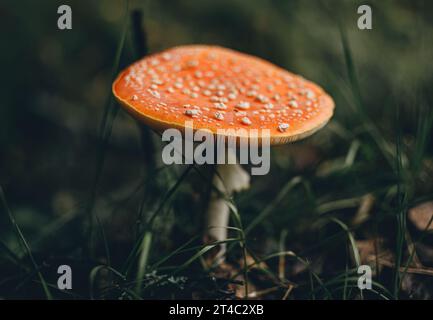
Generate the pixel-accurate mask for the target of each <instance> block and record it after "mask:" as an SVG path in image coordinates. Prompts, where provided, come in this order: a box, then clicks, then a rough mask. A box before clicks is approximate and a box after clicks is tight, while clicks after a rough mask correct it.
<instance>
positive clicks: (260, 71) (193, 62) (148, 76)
mask: <svg viewBox="0 0 433 320" xmlns="http://www.w3.org/2000/svg"><path fill="white" fill-rule="evenodd" d="M113 93H114V95H115V97H116V98H117V100H118V101H119V102H120V103H121V104H122V105H123V107H124V108H125V109H126V110H127V111H128V112H129V113H131V114H132V115H133V116H134V117H135V118H137V119H138V120H139V121H141V122H143V123H144V124H146V125H148V126H150V127H151V128H153V129H155V130H157V131H163V130H165V129H168V128H175V129H179V130H181V131H182V132H184V130H185V129H186V128H185V123H186V121H188V120H193V130H194V131H197V130H208V131H210V132H211V133H212V134H213V135H214V137H218V130H219V129H235V130H236V129H238V128H244V129H247V130H248V129H260V130H263V129H268V130H269V132H270V136H269V138H270V144H271V145H276V144H285V143H288V142H292V141H296V140H299V139H302V138H305V137H307V136H309V135H311V134H313V133H314V132H316V131H317V130H319V129H320V128H322V127H323V126H324V125H325V124H326V123H327V122H328V121H329V119H330V118H331V117H332V114H333V110H334V102H333V100H332V98H331V97H330V96H329V95H327V94H326V93H325V92H324V91H323V89H322V88H320V87H319V86H317V85H315V84H314V83H312V82H310V81H307V80H305V79H304V78H302V77H300V76H298V75H295V74H292V73H290V72H288V71H286V70H284V69H281V68H279V67H277V66H275V65H273V64H271V63H269V62H267V61H264V60H262V59H260V58H257V57H253V56H250V55H246V54H243V53H240V52H236V51H233V50H230V49H225V48H221V47H216V46H204V45H189V46H180V47H175V48H172V49H168V50H166V51H163V52H161V53H157V54H153V55H150V56H147V57H145V58H143V59H141V60H140V61H138V62H136V63H134V64H132V65H131V66H130V67H128V68H127V69H126V70H124V71H123V72H122V73H121V74H120V75H119V76H118V78H117V79H116V80H115V82H114V83H113ZM237 138H245V137H237ZM247 138H248V137H247ZM227 156H228V158H230V157H233V156H234V157H236V156H235V155H233V154H232V153H228V155H227ZM229 160H230V159H229ZM231 160H233V159H231ZM229 163H233V162H229ZM216 171H217V172H218V174H216V175H215V177H214V179H213V184H214V186H215V187H216V188H217V189H218V190H219V191H220V193H219V194H217V193H215V192H213V193H212V195H211V199H210V204H209V207H208V211H207V219H206V221H207V228H206V230H205V239H206V240H205V241H207V242H209V241H211V240H217V241H223V240H225V239H226V238H227V225H228V220H229V207H228V205H227V203H226V200H225V199H223V198H221V194H223V195H225V196H228V197H230V196H231V195H232V193H234V192H238V191H241V190H243V189H246V188H248V187H249V178H250V177H249V174H248V173H247V172H246V171H245V170H244V169H243V168H242V167H241V166H240V165H239V164H237V163H236V164H217V165H216ZM224 253H225V246H224V245H221V246H220V250H219V252H218V255H217V256H218V257H219V258H221V257H222V259H223V257H224ZM217 256H215V257H217Z"/></svg>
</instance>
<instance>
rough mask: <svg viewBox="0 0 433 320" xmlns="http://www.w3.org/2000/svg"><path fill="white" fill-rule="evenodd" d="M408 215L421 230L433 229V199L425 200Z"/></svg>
mask: <svg viewBox="0 0 433 320" xmlns="http://www.w3.org/2000/svg"><path fill="white" fill-rule="evenodd" d="M408 216H409V220H410V221H411V222H412V223H413V224H414V225H415V227H417V228H418V229H419V230H426V229H427V230H429V231H430V230H433V223H432V219H433V201H429V202H424V203H422V204H420V205H418V206H416V207H414V208H412V209H410V210H409V215H408Z"/></svg>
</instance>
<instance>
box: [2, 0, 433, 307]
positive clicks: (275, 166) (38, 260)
mask: <svg viewBox="0 0 433 320" xmlns="http://www.w3.org/2000/svg"><path fill="white" fill-rule="evenodd" d="M154 5H156V4H154ZM147 8H148V7H147ZM151 8H152V7H150V9H151ZM307 8H308V5H307ZM131 9H132V8H130V4H129V1H124V3H123V10H124V12H123V13H122V14H123V18H122V24H121V27H120V30H118V31H117V33H116V35H117V44H116V47H115V52H114V58H113V61H112V64H111V65H110V67H111V69H112V72H111V78H110V79H111V80H110V82H109V84H110V87H109V88H108V87H107V88H106V90H107V91H108V93H107V95H106V100H105V101H106V102H105V104H104V107H103V109H102V120H101V123H100V125H99V131H98V132H99V133H98V138H97V141H96V142H95V147H96V148H95V157H94V161H93V162H92V165H94V169H93V170H92V179H91V183H90V185H89V190H88V191H86V192H84V195H83V199H86V201H83V202H85V204H84V205H83V204H82V203H81V202H80V204H79V205H76V207H75V210H74V213H73V214H72V215H70V216H66V217H57V218H55V219H52V221H50V224H49V225H44V226H43V227H41V228H40V230H39V231H38V232H36V233H35V232H32V230H31V228H29V226H28V223H27V224H26V225H25V226H21V224H20V222H22V223H23V224H25V220H24V219H22V220H20V219H17V218H16V217H21V216H22V215H23V213H22V212H21V211H19V209H20V207H19V206H18V208H17V210H15V208H14V207H11V208H10V207H9V205H8V201H7V198H6V196H7V195H8V192H7V188H5V189H6V191H5V193H6V195H5V194H4V193H3V189H2V188H1V187H0V199H1V208H0V210H1V212H2V213H3V212H4V213H5V217H7V219H6V221H7V226H6V227H5V233H4V235H2V236H1V237H0V270H4V272H2V274H4V277H2V278H0V297H1V298H16V297H18V298H20V297H31V298H40V299H51V298H63V299H74V298H87V299H137V300H139V299H149V298H156V299H172V298H187V299H189V298H212V299H214V298H216V299H221V298H230V299H232V298H235V294H234V292H233V290H232V289H233V288H238V289H239V290H238V291H237V293H238V294H239V295H241V296H244V297H253V298H254V297H255V296H251V292H253V293H254V294H258V295H259V298H261V299H283V298H284V299H344V300H345V299H405V298H408V297H410V296H409V294H408V292H407V291H405V290H404V286H403V284H404V281H405V279H407V278H406V277H409V274H408V270H409V267H410V266H412V262H413V260H414V256H415V252H414V251H409V246H408V243H407V238H408V237H407V235H408V234H410V235H411V239H412V241H413V243H415V244H417V243H424V244H425V243H427V244H428V245H431V233H429V232H428V230H424V231H421V232H415V231H414V230H413V228H411V227H410V225H408V222H407V213H408V210H409V209H410V208H411V207H413V206H415V205H417V204H420V203H423V202H425V201H429V200H432V199H433V185H432V184H431V183H430V184H429V182H428V180H427V182H426V179H425V176H426V175H427V177H429V174H431V173H432V171H429V170H431V169H429V163H431V161H432V147H431V136H432V125H433V112H432V109H431V107H430V103H431V102H430V101H431V100H430V98H429V95H428V94H426V93H425V92H423V90H422V89H420V91H419V92H417V94H416V96H417V99H416V100H415V103H414V104H413V105H411V109H410V110H411V112H412V113H414V114H415V116H414V117H415V119H416V121H415V124H414V125H412V126H409V128H408V125H407V122H408V119H407V118H409V117H411V116H413V115H412V114H411V115H407V116H406V115H405V114H404V112H406V111H407V109H406V108H403V107H404V106H405V103H404V101H405V97H404V96H403V95H404V94H403V93H402V96H400V95H399V93H398V92H393V93H392V94H391V97H388V99H387V101H381V102H380V103H379V102H375V101H371V99H369V97H368V96H367V95H368V94H369V91H368V89H366V88H364V87H363V86H367V85H368V83H367V82H366V81H365V77H366V73H367V71H366V70H365V63H364V64H362V65H363V66H364V68H359V67H358V60H357V57H358V56H359V53H358V52H356V51H354V49H353V43H352V41H351V38H350V36H349V35H348V34H349V33H348V32H349V31H350V30H346V28H347V24H345V23H344V21H339V22H338V23H337V24H336V25H334V26H333V29H332V30H333V32H334V33H335V35H337V36H336V37H337V38H338V44H339V45H340V47H339V53H338V54H336V57H338V58H339V60H338V61H334V62H333V64H332V66H333V68H331V67H329V69H331V71H332V72H329V75H328V76H327V77H328V82H327V85H328V87H329V90H330V93H331V95H332V96H333V97H335V100H336V108H337V110H336V111H337V114H336V116H335V118H334V120H333V121H332V122H331V123H330V124H329V125H328V126H327V127H326V128H325V129H323V130H322V131H321V132H320V134H319V135H316V136H314V137H313V138H311V139H309V140H308V141H306V142H303V143H298V144H297V145H296V146H293V148H295V147H297V148H299V149H292V147H290V146H288V147H284V148H275V149H273V150H272V169H271V174H270V175H269V176H265V177H255V178H254V179H253V183H252V187H251V189H250V190H248V191H246V192H244V193H242V194H239V195H236V196H235V197H234V198H230V199H226V201H227V204H228V205H229V207H230V212H231V222H230V226H231V227H230V228H229V238H228V239H227V240H226V241H225V242H224V243H227V248H228V251H227V261H228V264H227V265H228V267H227V266H226V267H227V268H229V270H230V274H228V273H224V272H223V271H221V270H220V268H219V267H218V265H214V266H211V267H208V266H206V265H205V263H203V261H204V257H205V256H206V254H207V253H208V252H209V251H210V250H212V249H213V248H214V247H215V246H217V245H219V244H221V242H216V243H211V244H203V243H202V239H201V228H200V225H201V222H202V215H203V212H204V210H205V208H206V200H207V198H208V195H209V192H210V191H212V190H213V191H216V188H215V187H214V186H212V179H211V177H212V173H213V170H212V168H208V167H200V166H195V165H191V166H170V167H166V166H160V167H158V158H159V150H160V148H161V147H162V144H161V142H160V139H159V137H158V136H157V135H156V134H154V133H153V132H150V131H149V132H143V131H141V137H140V139H142V141H141V143H142V144H143V145H144V144H149V143H150V144H155V145H154V146H153V148H154V150H155V152H154V154H150V157H154V159H153V160H155V161H150V162H149V161H144V160H143V161H141V160H142V159H141V158H140V157H143V158H146V157H148V156H149V155H146V154H145V153H146V149H145V148H143V149H142V150H141V151H140V152H141V153H140V152H138V151H136V150H135V151H134V152H135V153H133V154H134V157H139V158H140V159H139V161H136V162H134V163H132V164H130V163H127V164H126V165H125V162H122V161H118V162H116V164H115V165H114V166H113V165H112V164H110V163H109V162H110V161H111V160H113V158H115V157H116V152H122V151H119V149H115V147H114V143H113V144H111V142H112V141H111V138H112V133H113V130H115V128H116V126H115V125H116V121H119V118H120V119H122V117H123V118H125V115H124V114H123V113H122V111H121V110H120V108H119V106H118V105H117V103H116V102H115V101H114V99H113V97H112V95H111V82H112V79H114V77H115V76H116V75H117V73H118V71H119V68H121V66H122V65H124V64H128V63H130V62H131V61H130V60H131V56H134V55H133V54H131V52H130V50H129V49H128V46H127V45H126V44H127V43H128V40H130V37H131V32H130V31H131V30H130V29H131V26H130V11H131ZM301 9H302V8H301ZM378 9H380V7H379V8H378ZM167 10H169V9H167ZM268 10H270V9H268ZM304 13H305V12H304ZM164 14H166V15H167V16H170V12H164ZM274 14H276V13H275V12H274ZM327 14H329V13H326V14H324V15H323V16H322V19H326V15H327ZM146 16H147V13H146ZM328 18H329V17H328ZM340 18H341V17H339V19H340ZM275 20H276V21H279V20H278V19H277V18H275ZM145 22H146V23H148V22H147V21H145ZM152 23H155V22H154V21H150V22H149V24H150V25H152ZM352 31H353V30H352ZM179 32H180V33H181V32H185V33H187V32H191V33H193V31H191V30H182V29H181V30H180V31H179ZM278 32H279V31H278V30H276V31H275V34H276V35H275V37H278V36H279V33H278ZM159 36H161V35H159ZM268 36H269V35H268ZM155 37H156V36H155ZM269 37H270V36H269ZM280 38H281V37H280ZM136 41H137V40H136ZM152 41H153V42H152ZM150 42H151V43H155V42H157V40H155V39H153V38H152V37H151V39H150ZM280 49H283V48H280ZM276 50H277V49H276ZM375 59H380V57H377V58H372V60H375ZM310 62H311V61H310ZM360 64H361V62H360ZM326 69H327V67H323V70H326ZM377 72H378V73H379V71H377ZM382 102H383V103H382ZM371 104H375V105H378V104H379V105H381V106H383V109H384V110H383V114H382V116H380V115H378V112H376V110H374V106H373V107H372V106H371ZM340 110H343V111H340ZM348 110H349V111H348ZM389 114H393V118H392V119H391V118H387V116H388V115H389ZM386 120H387V121H386ZM135 125H137V126H138V124H135ZM140 130H142V129H140ZM140 130H138V131H140ZM138 131H137V132H138ZM149 139H150V140H149ZM137 140H139V139H137ZM149 141H150V142H149ZM309 147H311V148H313V149H314V151H317V153H318V155H315V158H316V159H315V160H316V162H314V164H313V165H310V166H308V167H307V168H306V169H299V168H297V167H296V161H295V160H296V159H295V158H296V157H297V156H298V154H297V152H298V151H297V150H299V151H300V152H306V151H308V150H310V149H308V148H309ZM293 150H294V151H293ZM86 165H88V164H86ZM119 166H134V170H133V172H134V174H133V175H131V176H133V177H132V178H131V177H130V179H126V180H120V179H119V181H115V182H114V184H122V183H123V184H124V185H125V186H127V188H126V189H127V191H124V192H123V193H122V196H113V195H112V193H113V192H111V191H112V189H111V186H107V185H108V184H109V182H107V181H109V180H110V178H107V179H104V178H106V177H107V176H110V177H111V179H114V178H113V177H112V172H109V170H106V169H107V168H110V169H113V167H114V168H118V167H119ZM92 168H93V167H92ZM116 170H117V169H116ZM118 171H119V172H120V171H121V170H120V169H119V170H118ZM119 174H120V173H119ZM430 177H431V176H430ZM104 183H107V185H105V184H104ZM366 195H369V196H371V197H372V198H373V199H374V204H373V205H372V208H371V209H370V210H369V212H368V213H367V216H366V218H365V220H362V222H360V223H354V221H356V219H355V218H356V216H357V214H358V211H359V210H360V207H361V206H362V205H363V203H364V201H365V196H366ZM12 198H13V197H12ZM98 201H99V202H98ZM9 202H10V201H9ZM100 202H103V203H104V205H105V206H101V205H100ZM10 203H12V202H10ZM14 203H15V204H16V202H14ZM107 212H108V213H107ZM119 217H124V219H120V218H119ZM35 219H36V218H35V217H34V216H32V222H31V223H32V224H33V223H34V224H36V222H34V221H36V220H35ZM116 219H118V220H116ZM432 221H433V217H432V219H431V220H430V223H432ZM2 222H3V220H2ZM40 225H42V223H40ZM27 230H28V233H29V236H27V232H26V231H27ZM113 230H115V231H113ZM123 230H127V231H126V232H125V233H128V238H127V240H123V239H120V240H119V237H118V234H116V232H118V233H121V231H123ZM2 231H3V229H2ZM77 234H79V236H77ZM379 238H383V239H385V243H384V246H383V247H381V248H380V250H381V251H386V252H388V253H390V254H391V255H392V257H393V266H391V267H389V266H383V267H382V268H381V270H380V272H379V270H378V269H379V268H378V259H376V261H375V262H374V263H373V262H372V267H373V269H374V270H375V271H376V272H375V274H374V279H373V290H371V291H360V290H359V289H358V287H357V281H358V274H357V267H358V266H359V265H361V264H363V263H364V261H363V260H362V259H363V257H362V256H361V253H360V250H359V248H360V243H359V241H361V240H370V239H373V240H377V239H379ZM63 242H64V243H63ZM382 253H383V252H382ZM60 261H61V262H62V263H70V264H71V265H73V270H74V272H77V274H78V275H77V276H75V275H74V279H77V280H75V281H77V282H78V283H79V285H77V286H76V287H74V289H73V290H72V291H70V292H61V291H60V290H58V289H57V286H56V272H55V267H56V265H58V264H59V263H60ZM65 261H66V262H65ZM426 281H427V282H428V280H426ZM422 282H423V281H422V280H418V282H415V285H419V286H421V285H423V284H422ZM428 289H429V290H430V292H433V289H432V288H431V287H429V288H428ZM260 292H265V293H262V294H261V295H260V294H259V293H260Z"/></svg>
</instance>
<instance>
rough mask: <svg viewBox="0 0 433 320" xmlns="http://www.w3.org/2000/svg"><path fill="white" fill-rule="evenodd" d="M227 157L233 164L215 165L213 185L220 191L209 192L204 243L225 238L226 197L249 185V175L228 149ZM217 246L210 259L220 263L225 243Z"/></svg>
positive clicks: (226, 223) (226, 230) (227, 211)
mask: <svg viewBox="0 0 433 320" xmlns="http://www.w3.org/2000/svg"><path fill="white" fill-rule="evenodd" d="M227 158H228V163H234V164H218V165H216V168H215V170H216V172H215V174H214V176H213V179H212V183H213V186H214V187H215V188H216V189H218V190H219V191H220V192H219V193H218V192H216V191H215V190H212V192H211V196H210V201H209V206H208V209H207V213H206V229H205V234H204V241H205V243H212V242H214V241H224V240H226V239H227V232H228V229H227V227H228V223H229V218H230V208H229V206H228V204H227V200H226V199H227V198H230V197H231V196H232V195H233V193H234V192H239V191H242V190H245V189H248V188H249V186H250V175H249V174H248V172H246V171H245V170H244V169H243V168H242V167H241V166H240V165H239V164H238V163H236V155H235V154H234V153H233V152H230V151H229V152H228V153H227ZM217 248H218V250H215V251H216V252H215V251H214V253H213V254H212V255H211V260H213V261H212V262H217V263H221V262H223V261H224V259H225V253H226V248H227V245H226V244H225V243H224V244H220V245H218V247H217Z"/></svg>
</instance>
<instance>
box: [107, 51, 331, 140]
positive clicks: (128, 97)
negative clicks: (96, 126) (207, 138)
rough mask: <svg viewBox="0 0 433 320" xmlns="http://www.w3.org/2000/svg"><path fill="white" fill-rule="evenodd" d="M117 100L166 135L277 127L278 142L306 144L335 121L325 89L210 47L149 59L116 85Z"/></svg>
mask: <svg viewBox="0 0 433 320" xmlns="http://www.w3.org/2000/svg"><path fill="white" fill-rule="evenodd" d="M113 93H114V95H115V97H116V99H117V100H118V101H119V102H120V103H121V104H122V105H123V106H124V108H125V109H126V110H127V111H128V112H129V113H131V114H132V115H133V116H134V117H136V118H138V119H139V120H140V121H142V122H143V123H145V124H147V125H149V126H150V127H152V128H153V129H155V130H158V131H161V130H164V129H168V128H176V129H180V130H182V131H183V130H184V129H185V122H186V121H191V120H193V129H194V130H200V129H207V130H210V131H211V132H212V133H213V134H215V135H217V134H218V132H217V131H218V130H219V129H234V130H237V129H240V128H244V129H247V131H248V130H249V129H258V130H259V131H260V130H262V129H269V130H270V140H271V144H283V143H287V142H290V141H295V140H299V139H302V138H304V137H306V136H309V135H311V134H313V133H314V132H315V131H317V130H319V129H320V128H322V127H323V126H324V125H325V124H326V123H327V122H328V121H329V119H330V118H331V117H332V114H333V110H334V101H333V100H332V98H331V97H330V96H329V95H328V94H326V93H325V92H324V91H323V89H322V88H320V87H319V86H317V85H315V84H314V83H312V82H310V81H308V80H305V79H304V78H302V77H301V76H298V75H295V74H293V73H290V72H288V71H286V70H284V69H282V68H280V67H277V66H276V65H274V64H272V63H269V62H267V61H265V60H262V59H260V58H257V57H253V56H250V55H247V54H244V53H240V52H237V51H234V50H230V49H226V48H222V47H217V46H205V45H188V46H179V47H175V48H172V49H168V50H165V51H163V52H160V53H156V54H153V55H150V56H147V57H145V58H143V59H141V60H139V61H137V62H135V63H134V64H132V65H131V66H129V67H128V68H126V69H125V70H124V71H123V72H121V73H120V75H119V76H118V77H117V79H116V80H115V82H114V83H113Z"/></svg>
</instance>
